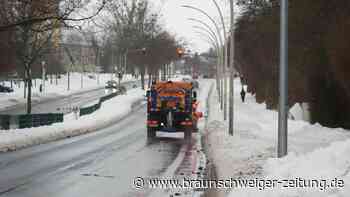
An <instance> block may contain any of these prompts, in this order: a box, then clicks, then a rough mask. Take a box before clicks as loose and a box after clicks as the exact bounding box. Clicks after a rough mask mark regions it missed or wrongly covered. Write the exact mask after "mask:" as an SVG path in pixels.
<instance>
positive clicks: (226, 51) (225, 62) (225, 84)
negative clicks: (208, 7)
mask: <svg viewBox="0 0 350 197" xmlns="http://www.w3.org/2000/svg"><path fill="white" fill-rule="evenodd" d="M212 1H213V3H214V4H215V7H216V9H217V11H218V13H219V15H220V20H221V25H222V28H223V30H224V38H225V43H224V45H223V47H224V67H223V68H222V72H223V75H224V80H223V83H224V84H223V86H224V88H223V89H224V100H223V101H224V120H226V119H227V74H226V69H227V67H228V50H227V44H226V43H227V35H226V26H225V21H224V17H223V14H222V11H221V9H220V7H219V4H218V3H217V1H216V0H212Z"/></svg>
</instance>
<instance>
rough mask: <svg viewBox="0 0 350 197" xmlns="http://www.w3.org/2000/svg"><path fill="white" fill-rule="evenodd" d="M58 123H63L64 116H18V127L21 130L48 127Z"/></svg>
mask: <svg viewBox="0 0 350 197" xmlns="http://www.w3.org/2000/svg"><path fill="white" fill-rule="evenodd" d="M58 122H63V114H52V113H50V114H28V115H18V127H19V128H20V129H23V128H31V127H40V126H46V125H51V124H53V123H58Z"/></svg>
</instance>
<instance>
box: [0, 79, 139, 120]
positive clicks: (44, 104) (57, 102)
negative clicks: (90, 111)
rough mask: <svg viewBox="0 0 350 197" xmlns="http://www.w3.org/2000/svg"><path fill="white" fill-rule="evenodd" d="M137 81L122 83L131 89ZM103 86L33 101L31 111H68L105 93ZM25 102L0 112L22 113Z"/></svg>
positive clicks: (24, 108)
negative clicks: (69, 108)
mask: <svg viewBox="0 0 350 197" xmlns="http://www.w3.org/2000/svg"><path fill="white" fill-rule="evenodd" d="M136 83H137V82H133V81H128V82H123V83H122V84H123V85H124V86H125V87H126V88H127V89H131V88H132V85H133V84H136ZM104 91H105V90H104V88H103V87H102V88H101V87H100V88H95V89H92V90H86V91H82V92H78V93H73V94H72V95H68V96H57V97H53V98H48V99H43V100H41V101H34V103H33V108H32V113H68V112H69V110H67V108H68V107H74V106H78V107H79V106H84V105H86V104H88V103H91V102H93V101H95V100H97V99H99V98H100V97H101V96H103V95H104V94H105V92H104ZM25 110H26V107H25V104H18V105H14V106H10V107H7V108H4V109H0V114H23V113H25Z"/></svg>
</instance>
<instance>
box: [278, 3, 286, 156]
mask: <svg viewBox="0 0 350 197" xmlns="http://www.w3.org/2000/svg"><path fill="white" fill-rule="evenodd" d="M280 26H281V27H280V28H281V30H280V34H281V35H280V39H281V40H280V73H279V74H280V79H279V111H278V143H277V147H278V150H277V156H278V157H279V158H281V157H284V156H286V155H287V152H288V150H287V147H288V145H287V143H288V139H287V136H288V117H287V114H288V0H281V24H280Z"/></svg>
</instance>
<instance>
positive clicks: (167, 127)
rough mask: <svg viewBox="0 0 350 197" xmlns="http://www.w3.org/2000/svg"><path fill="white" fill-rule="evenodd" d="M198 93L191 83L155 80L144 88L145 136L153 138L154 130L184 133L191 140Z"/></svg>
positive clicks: (196, 129) (198, 113)
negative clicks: (145, 100)
mask: <svg viewBox="0 0 350 197" xmlns="http://www.w3.org/2000/svg"><path fill="white" fill-rule="evenodd" d="M196 97H197V93H196V92H195V91H194V89H193V86H192V83H191V82H173V81H168V82H157V83H154V84H153V85H152V86H151V89H150V90H148V91H147V137H148V138H149V139H151V138H154V137H156V132H157V131H162V132H184V137H185V139H191V136H192V132H196V131H198V128H197V122H198V119H199V118H201V117H202V116H203V114H202V113H201V112H197V107H198V102H197V98H196Z"/></svg>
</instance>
